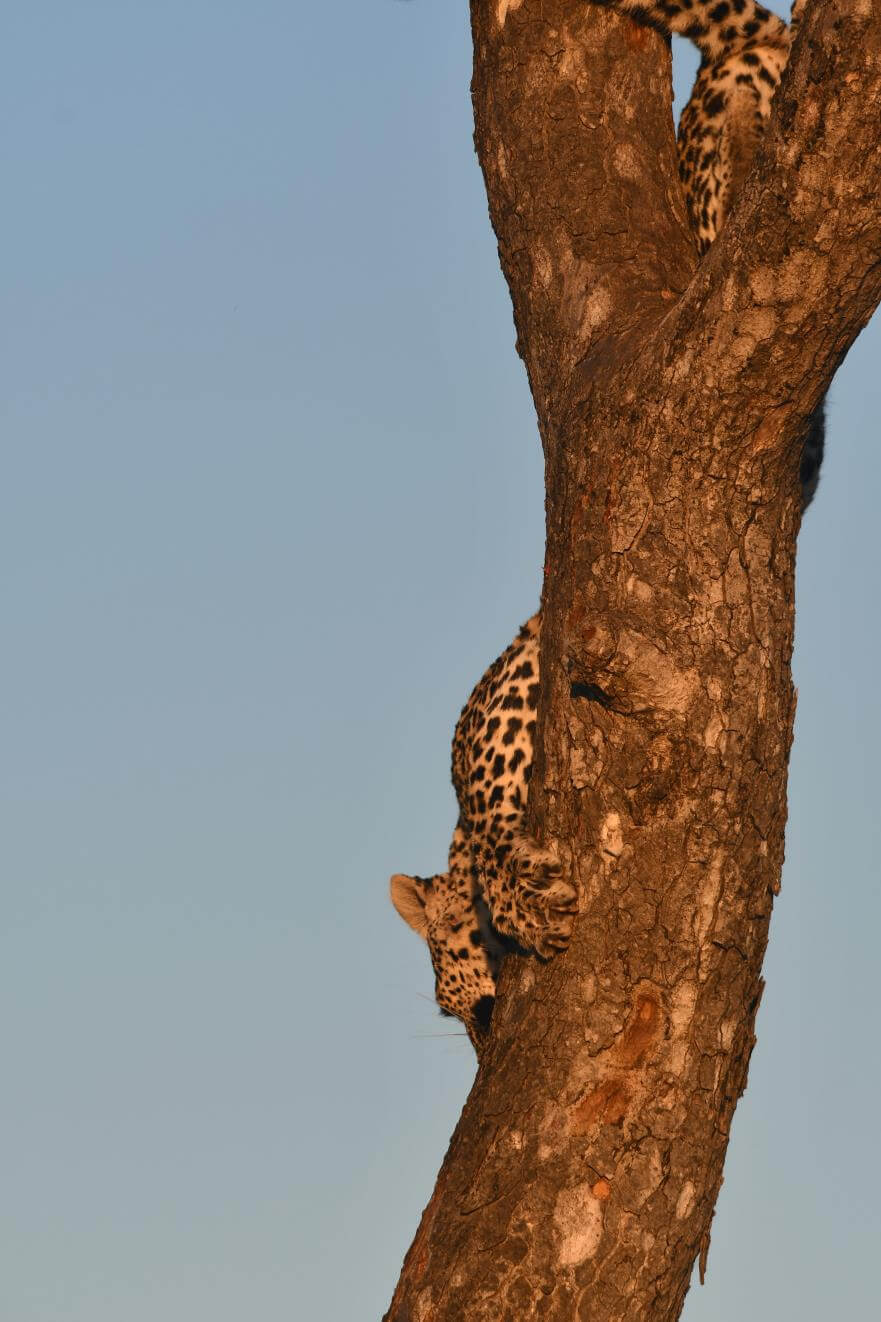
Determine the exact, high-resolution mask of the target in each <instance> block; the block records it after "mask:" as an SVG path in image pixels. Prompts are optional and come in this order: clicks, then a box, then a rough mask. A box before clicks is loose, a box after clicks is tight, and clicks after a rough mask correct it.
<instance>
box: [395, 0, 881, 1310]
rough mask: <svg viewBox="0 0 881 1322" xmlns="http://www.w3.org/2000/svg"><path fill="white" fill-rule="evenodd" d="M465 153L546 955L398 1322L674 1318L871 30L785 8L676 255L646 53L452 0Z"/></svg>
mask: <svg viewBox="0 0 881 1322" xmlns="http://www.w3.org/2000/svg"><path fill="white" fill-rule="evenodd" d="M471 15H472V26H473V33H474V49H475V70H474V81H473V96H474V107H475V119H476V143H477V150H478V153H479V156H480V161H481V165H482V167H483V171H484V176H485V179H486V186H487V193H488V197H489V205H490V214H491V217H492V222H493V225H494V227H495V231H496V234H497V236H498V240H499V252H500V257H501V262H502V266H503V269H504V272H505V276H506V278H507V280H508V283H509V286H510V289H511V296H512V300H513V305H514V315H515V320H516V325H517V332H518V347H519V351H520V353H521V355H522V357H523V359H524V362H525V363H526V367H527V371H528V373H529V379H530V383H531V387H532V392H533V398H534V400H535V406H536V411H537V414H538V420H539V428H540V432H541V436H542V442H543V445H544V450H545V458H546V474H547V548H548V549H547V562H546V571H545V575H546V577H545V593H544V600H543V611H544V623H543V629H542V678H543V697H542V712H541V719H540V722H539V726H540V728H539V735H538V740H537V746H536V762H535V769H534V774H533V779H532V783H531V790H530V813H531V816H532V818H533V823H534V826H535V829H536V832H537V834H538V835H539V837H540V838H541V837H545V838H548V837H551V838H554V839H555V840H557V841H558V842H559V846H560V850H561V855H562V857H563V858H564V859H565V860H566V863H567V865H568V866H569V867H570V868H571V873H572V875H573V877H575V878H577V879H578V882H579V885H580V889H581V913H580V918H579V922H578V925H577V929H576V933H575V937H574V939H573V942H572V945H571V948H570V949H569V951H568V952H567V953H566V954H564V955H562V956H560V957H558V958H556V959H555V960H553V961H552V962H551V963H549V964H545V965H542V964H541V963H539V961H537V960H536V959H534V958H526V957H524V958H511V959H509V960H508V961H507V962H506V965H505V969H504V971H503V975H502V980H501V986H500V996H499V1000H498V1003H497V1007H496V1012H495V1016H494V1021H493V1037H492V1042H491V1045H490V1047H489V1049H488V1051H487V1054H486V1057H485V1058H484V1059H483V1060H482V1062H481V1065H480V1069H479V1072H478V1075H477V1079H476V1081H475V1084H474V1087H473V1089H472V1092H471V1095H470V1097H469V1098H468V1101H467V1104H466V1106H465V1109H464V1111H463V1114H462V1118H461V1120H460V1122H459V1125H458V1127H457V1129H456V1132H455V1134H454V1135H453V1139H452V1142H451V1144H450V1148H449V1151H448V1153H447V1156H446V1159H445V1161H444V1164H443V1167H442V1170H441V1172H440V1175H439V1178H438V1182H437V1186H436V1189H435V1192H434V1194H433V1196H432V1199H431V1202H430V1203H429V1205H428V1207H427V1208H426V1211H425V1213H424V1215H423V1218H422V1223H421V1225H420V1227H419V1230H418V1232H417V1235H416V1238H415V1240H414V1243H413V1245H412V1247H411V1249H410V1251H409V1253H408V1255H407V1259H406V1261H405V1264H404V1269H403V1272H402V1275H401V1280H400V1282H399V1285H398V1288H397V1290H396V1292H395V1296H394V1299H393V1301H392V1304H391V1307H390V1309H389V1311H388V1313H387V1314H386V1318H387V1319H388V1322H462V1320H463V1319H464V1320H465V1322H484V1320H485V1322H521V1320H522V1319H525V1318H531V1317H536V1318H543V1319H549V1320H554V1319H561V1320H562V1319H566V1320H567V1322H568V1320H569V1319H574V1318H578V1319H590V1320H591V1322H607V1320H608V1322H611V1319H615V1320H616V1322H621V1320H623V1319H633V1322H636V1319H640V1322H646V1319H651V1320H652V1322H660V1320H661V1319H664V1320H665V1322H666V1320H667V1319H675V1318H677V1317H678V1316H679V1313H680V1311H681V1308H682V1303H683V1300H684V1297H685V1293H686V1290H687V1288H688V1282H689V1279H690V1276H691V1271H692V1267H693V1264H694V1261H695V1259H696V1257H697V1256H698V1255H699V1254H700V1255H701V1256H702V1258H705V1255H706V1248H707V1246H708V1243H709V1231H710V1222H711V1219H712V1215H713V1207H714V1204H715V1200H716V1195H717V1193H718V1190H719V1185H720V1183H721V1178H722V1163H723V1160H724V1156H725V1149H726V1146H727V1142H728V1133H729V1126H730V1123H731V1117H732V1113H733V1111H734V1107H735V1104H736V1101H737V1099H738V1097H739V1096H740V1094H741V1093H742V1091H743V1089H744V1086H745V1084H746V1075H747V1066H748V1062H749V1056H750V1051H751V1048H752V1044H753V1040H754V1039H753V1025H754V1021H755V1014H756V1009H757V1006H758V1002H759V998H760V995H761V988H762V981H761V976H760V975H761V965H762V958H763V954H764V950H765V945H766V941H767V934H768V922H769V918H770V913H771V905H772V899H773V895H774V893H775V892H776V890H777V889H778V886H779V877H780V869H781V865H782V861H783V831H784V823H785V817H786V767H787V758H788V752H789V745H790V740H791V734H792V723H793V716H794V711H795V695H794V691H793V687H792V681H791V678H790V668H789V661H790V654H791V650H792V638H793V569H794V559H795V539H796V534H797V531H798V524H799V493H798V483H797V470H798V459H799V448H798V436H799V431H800V429H801V428H802V427H803V426H804V423H805V420H806V418H807V417H808V415H809V414H810V412H811V410H812V409H813V407H814V406H815V404H816V403H817V401H818V400H819V399H820V398H821V397H822V395H823V394H824V392H825V390H826V388H827V387H828V385H829V382H830V380H831V377H832V374H833V372H834V370H835V367H836V366H837V364H838V362H839V361H840V359H841V357H842V356H843V354H844V353H845V352H846V350H847V348H848V347H849V345H850V343H851V342H852V341H853V339H854V337H855V336H856V334H857V333H858V331H859V330H860V329H861V327H862V326H863V325H864V324H865V322H866V321H867V320H868V317H869V316H870V314H871V312H872V310H873V309H874V307H875V306H876V304H877V302H878V300H879V297H881V207H879V198H881V11H879V10H878V9H877V7H875V8H874V9H873V7H872V5H871V4H870V3H869V0H858V2H857V3H853V2H851V3H848V2H847V0H828V2H827V3H824V4H822V5H819V4H816V5H815V6H814V7H813V9H811V10H809V13H808V16H807V18H806V19H805V21H804V24H803V30H802V33H801V35H800V37H799V41H798V43H797V45H796V48H795V50H794V53H793V57H792V61H791V67H790V69H789V70H788V72H787V75H786V78H785V80H784V84H783V85H782V87H781V89H780V91H779V92H778V95H777V97H776V98H775V111H774V115H773V116H772V121H771V125H770V128H769V131H768V134H767V137H766V140H765V142H764V144H763V146H762V147H761V148H760V152H759V158H758V160H757V163H756V167H755V169H754V170H753V172H752V173H751V175H750V176H749V179H748V181H747V183H746V186H745V189H744V191H743V194H742V196H741V197H740V198H739V200H738V203H737V205H736V207H735V210H734V212H733V214H732V216H731V217H730V219H729V221H728V223H727V224H726V226H725V229H724V230H723V232H722V234H721V236H720V237H719V238H718V239H717V241H716V242H715V243H714V244H713V246H712V248H711V249H710V251H709V253H708V254H707V256H706V258H705V259H704V260H703V261H702V262H701V263H700V265H698V259H697V256H696V250H695V246H694V242H693V240H692V238H691V236H690V233H689V230H688V226H687V221H686V216H685V208H684V204H683V200H682V197H681V194H680V190H679V184H678V180H677V178H676V165H675V149H674V140H673V128H672V124H671V121H670V111H669V101H670V81H669V78H670V75H669V53H668V50H667V46H666V43H665V42H664V41H663V39H662V38H660V37H658V36H657V35H655V34H654V33H653V32H650V31H648V30H647V29H645V28H640V27H638V26H636V25H635V24H634V23H632V22H629V21H627V20H624V19H619V18H618V17H616V16H615V15H614V14H611V13H608V12H606V11H604V10H601V9H598V8H596V7H594V6H591V5H585V4H581V3H573V2H572V0H472V3H471Z"/></svg>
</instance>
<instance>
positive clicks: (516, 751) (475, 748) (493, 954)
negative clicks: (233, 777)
mask: <svg viewBox="0 0 881 1322" xmlns="http://www.w3.org/2000/svg"><path fill="white" fill-rule="evenodd" d="M594 3H597V4H602V5H604V6H605V7H609V8H614V9H616V10H618V11H620V12H621V13H624V14H627V15H629V16H631V17H632V18H633V19H635V20H637V21H639V22H641V23H644V24H647V25H649V26H651V27H653V28H655V29H657V30H659V31H660V32H662V33H663V34H665V35H667V36H670V35H672V34H678V35H681V36H684V37H688V38H690V39H691V40H692V41H694V42H695V44H696V45H697V46H698V48H699V50H700V52H701V64H700V67H699V69H698V73H697V77H696V80H695V84H694V88H693V90H692V94H691V98H690V100H689V102H688V104H687V105H686V106H685V108H684V109H683V112H682V115H681V118H680V125H679V133H678V164H679V172H680V177H681V180H682V183H683V188H684V193H685V200H686V207H687V210H688V214H689V218H690V221H691V225H692V230H693V233H694V236H695V241H696V244H697V248H698V252H699V253H700V254H701V255H702V254H704V253H706V252H707V250H708V249H709V248H710V246H711V244H712V243H713V241H714V240H715V238H716V237H717V235H718V234H719V232H720V230H721V229H722V227H723V225H724V222H725V218H726V216H727V215H728V213H729V211H730V207H731V203H732V199H733V198H734V197H735V196H736V193H737V191H738V189H739V187H740V185H741V183H742V181H743V179H744V177H745V175H746V172H747V170H748V169H749V165H750V163H751V161H752V158H753V156H754V154H755V150H756V147H757V146H758V143H759V141H760V138H761V135H762V130H763V128H764V126H765V123H766V121H767V119H768V116H769V114H770V109H771V101H772V98H773V95H774V92H775V90H776V88H777V86H778V84H779V82H780V78H781V76H782V74H783V70H784V69H785V67H786V62H787V59H788V56H789V51H790V46H791V43H792V40H793V37H794V34H795V32H796V31H797V29H798V25H799V22H800V19H801V17H802V13H803V9H804V4H805V3H806V0H796V3H795V5H794V8H793V13H792V17H791V23H790V25H789V26H787V24H786V23H784V22H783V20H782V19H780V18H778V16H777V15H776V14H772V13H771V12H770V11H769V10H767V9H765V8H763V7H762V6H761V5H759V4H756V3H754V0H594ZM824 429H825V417H824V410H823V406H822V404H821V405H820V406H819V407H818V409H817V410H816V412H815V413H814V415H813V416H812V417H811V418H810V419H809V421H808V425H807V429H806V433H805V437H804V443H803V451H802V461H801V469H800V481H801V492H802V507H803V509H804V508H807V506H808V504H809V503H810V501H811V500H812V498H813V495H814V492H815V490H816V486H817V480H818V475H819V468H820V463H821V461H822V457H823V445H824ZM540 645H541V614H540V612H539V613H537V614H535V615H533V616H532V617H531V618H530V619H529V620H527V621H526V623H525V624H524V625H523V626H522V628H521V629H520V631H519V633H518V634H517V636H516V638H515V639H514V641H513V642H512V643H511V644H510V645H509V646H508V647H507V648H505V650H504V651H503V652H502V654H501V655H500V656H499V657H498V658H497V660H495V661H494V662H493V663H492V665H491V666H490V667H489V669H488V670H487V671H486V673H485V674H484V675H483V676H482V678H481V679H480V681H479V682H478V684H477V685H476V687H475V688H474V690H473V691H472V693H471V696H470V697H469V699H468V701H467V702H466V704H465V706H464V707H463V709H462V713H461V715H460V717H459V720H458V722H457V724H456V728H455V733H454V735H453V748H452V779H453V786H454V788H455V792H456V798H457V801H458V806H459V816H458V821H457V823H456V827H455V830H454V832H453V838H452V842H451V845H450V850H449V856H448V863H447V871H446V872H443V873H438V874H436V875H434V876H430V877H421V876H411V875H409V874H406V873H395V875H394V876H393V877H392V878H391V882H390V893H391V899H392V903H393V904H394V906H395V908H396V910H397V912H398V913H399V915H400V916H401V918H403V920H404V921H405V922H406V923H407V924H408V925H409V926H410V927H411V928H412V929H413V930H414V931H415V932H417V933H418V934H419V936H421V937H422V938H423V939H424V940H425V941H426V943H427V945H428V949H429V954H430V956H431V963H432V966H433V969H434V975H435V999H436V1001H437V1004H438V1006H439V1008H440V1011H441V1013H442V1014H446V1015H450V1016H453V1017H455V1018H457V1019H459V1020H460V1021H461V1022H462V1024H463V1025H464V1027H465V1031H466V1033H467V1035H468V1037H469V1039H470V1040H471V1042H472V1044H473V1046H474V1048H475V1050H476V1052H477V1055H478V1058H480V1057H482V1055H483V1052H484V1050H485V1048H486V1046H487V1043H488V1041H489V1035H490V1028H491V1022H492V1015H493V1009H494V1006H495V997H496V985H497V979H498V975H499V970H500V968H501V964H502V961H503V960H504V958H505V957H506V955H508V954H510V953H512V952H513V951H519V952H527V953H531V954H534V955H536V956H538V957H539V958H540V959H542V960H548V959H551V958H552V957H553V956H554V955H556V954H557V953H559V952H561V951H563V950H565V949H566V947H567V945H568V943H569V940H570V937H571V934H572V930H573V926H574V923H575V919H576V917H577V913H578V898H579V897H578V891H577V888H576V886H575V885H574V884H573V883H572V882H571V881H570V880H569V879H568V878H567V877H566V876H565V875H564V871H563V867H562V864H561V861H560V858H559V856H558V853H557V851H556V849H555V848H554V846H553V845H550V844H546V843H542V842H541V841H539V840H537V839H536V838H535V837H534V836H533V835H531V834H530V832H529V830H528V829H527V821H526V807H527V797H528V792H529V781H530V777H531V774H532V766H533V744H534V738H535V729H536V721H537V714H538V700H539V695H540V692H541V674H540V668H539V652H540Z"/></svg>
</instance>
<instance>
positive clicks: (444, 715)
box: [0, 0, 881, 1322]
mask: <svg viewBox="0 0 881 1322" xmlns="http://www.w3.org/2000/svg"><path fill="white" fill-rule="evenodd" d="M4 46H5V52H4V76H3V78H2V80H0V101H2V115H0V123H2V160H3V179H4V221H3V228H4V236H5V242H4V250H5V254H6V261H5V262H4V263H3V282H4V286H5V287H4V291H3V303H4V310H5V315H4V317H3V328H2V335H3V344H2V357H0V361H2V369H0V370H2V374H3V390H2V408H3V413H4V417H3V424H2V443H0V445H2V482H0V543H2V547H0V576H2V590H0V602H2V617H3V643H2V652H0V673H2V706H3V710H2V724H0V728H2V748H3V756H2V762H0V767H2V786H0V803H2V808H0V811H2V817H3V820H2V833H0V840H2V846H0V848H2V874H0V883H2V914H3V918H2V925H0V1015H2V1044H3V1071H2V1074H3V1077H2V1086H0V1133H2V1159H0V1171H2V1175H0V1322H156V1320H157V1319H162V1322H200V1320H201V1319H205V1320H206V1322H207V1320H208V1319H210V1322H243V1319H249V1320H250V1319H256V1320H257V1322H282V1319H291V1318H309V1319H313V1318H314V1319H321V1320H322V1322H355V1320H356V1319H357V1320H359V1322H360V1319H364V1320H365V1322H371V1320H372V1319H377V1318H378V1317H379V1316H380V1315H381V1313H382V1311H383V1310H384V1308H385V1306H386V1304H387V1302H388V1299H389V1296H390V1293H391V1290H392V1287H393V1284H394V1282H395V1280H396V1277H397V1272H398V1269H399V1267H400V1262H401V1259H402V1257H403V1254H404V1251H405V1249H406V1248H407V1246H408V1244H409V1241H410V1238H411V1236H412V1233H413V1231H414V1229H415V1227H416V1224H417V1220H418V1216H419V1213H420V1211H421V1208H422V1206H423V1205H424V1203H425V1202H426V1200H427V1199H428V1196H429V1194H430V1191H431V1187H432V1183H433V1179H434V1175H435V1173H436V1170H437V1167H438V1165H439V1163H440V1160H441V1158H442V1155H443V1152H444V1150H445V1146H446V1143H447V1140H448V1138H449V1135H450V1133H451V1131H452V1128H453V1126H454V1124H455V1121H456V1118H457V1116H458V1112H459V1108H460V1106H461V1103H462V1101H463V1100H464V1097H465V1095H466V1093H467V1090H468V1087H469V1084H470V1080H471V1078H472V1075H473V1069H474V1062H473V1057H472V1054H471V1050H470V1047H469V1046H468V1044H467V1042H466V1040H465V1039H464V1038H463V1037H461V1036H452V1037H450V1036H447V1034H449V1033H450V1032H451V1028H450V1022H449V1021H447V1020H440V1019H439V1018H438V1016H437V1014H436V1011H435V1009H434V1006H433V1004H432V997H431V993H432V979H431V973H430V968H429V963H428V959H427V956H426V954H425V952H424V950H423V948H422V947H421V946H420V944H419V942H418V941H417V940H416V938H415V937H414V936H413V935H412V934H411V933H410V932H409V931H408V930H406V929H405V928H404V926H403V925H402V924H401V923H400V922H399V920H398V919H397V917H396V916H395V914H394V913H393V911H392V909H391V907H390V906H389V904H388V902H387V899H386V885H387V878H388V876H389V874H390V873H391V872H393V871H395V870H398V869H403V870H412V871H417V872H431V871H433V870H435V869H437V868H439V867H440V866H442V864H443V861H444V858H445V852H446V847H447V843H448V839H449V832H450V828H451V826H452V822H453V816H454V808H453V799H452V792H451V790H450V787H449V784H448V750H449V739H450V735H451V732H452V726H453V723H454V721H455V718H456V715H457V713H458V711H459V708H460V706H461V704H462V701H463V700H464V698H465V696H466V695H467V693H468V690H469V688H470V687H471V685H472V683H473V682H474V681H475V680H476V679H477V677H478V676H479V675H480V673H481V671H482V670H483V669H484V667H485V665H486V664H487V663H488V662H489V661H490V660H491V659H492V658H493V656H494V655H495V654H496V653H497V651H498V650H499V649H500V648H501V647H502V646H503V645H504V644H505V643H506V642H507V641H508V639H509V638H510V636H511V635H512V632H513V630H514V629H515V627H516V626H517V625H518V624H519V622H520V621H521V620H522V619H523V618H524V617H526V616H527V615H529V614H530V613H531V611H532V610H533V609H534V606H535V603H536V601H537V598H538V590H539V579H540V566H541V563H542V542H543V528H542V473H541V464H540V447H539V443H538V439H537V436H536V429H535V424H534V418H533V413H532V408H531V404H530V400H529V396H528V392H527V389H526V383H525V380H524V376H523V372H522V369H521V366H520V363H519V361H518V359H517V358H516V356H515V353H514V347H513V340H514V335H513V329H512V322H511V314H510V308H509V304H508V299H507V294H506V291H505V289H504V287H503V284H502V280H501V277H500V275H499V272H498V266H497V260H496V255H495V245H494V241H493V237H492V235H491V233H490V229H489V225H488V221H487V215H486V203H485V198H484V196H483V192H482V185H481V180H480V177H479V173H478V169H477V166H476V162H475V158H474V155H473V151H472V146H471V124H470V119H469V115H470V103H469V96H468V80H469V76H470V52H469V46H468V33H467V6H466V5H465V3H464V0H459V2H458V3H456V2H454V0H418V3H413V4H400V3H395V0H357V2H356V0H342V3H337V4H333V5H331V4H323V5H309V6H306V5H302V4H301V5H296V4H293V5H292V4H290V3H289V0H287V2H284V3H283V2H282V0H250V2H249V3H248V4H244V3H230V2H227V0H212V2H211V3H207V0H175V2H174V3H169V2H168V0H154V3H152V4H149V5H147V4H143V3H132V2H131V0H113V3H110V2H109V0H108V2H107V3H94V2H91V0H82V3H78V4H76V5H72V4H61V3H58V2H57V0H54V2H53V0H46V2H45V3H40V4H29V5H17V6H7V12H6V14H5V16H4ZM879 339H881V337H879V334H878V333H877V330H876V329H875V328H870V329H869V330H868V331H867V332H866V333H865V334H864V335H863V337H862V338H861V340H860V341H859V343H858V344H857V346H856V347H855V349H854V351H853V352H852V354H851V356H850V359H849V360H848V362H847V364H846V365H845V367H844V368H843V369H842V371H841V372H840V374H839V377H838V380H837V382H836V384H835V387H834V389H833V394H832V405H831V409H830V427H829V431H830V441H829V457H828V460H827V463H826V468H825V472H824V477H823V481H822V486H821V490H820V493H819V497H818V499H817V502H816V506H815V508H814V509H813V510H812V511H811V512H810V514H809V516H808V519H807V521H806V526H805V528H804V531H803V534H802V539H801V547H800V557H799V560H800V562H799V611H798V644H797V654H796V659H795V669H796V676H797V682H798V685H799V691H800V699H799V716H798V728H797V735H796V743H795V749H794V753H793V762H792V780H791V789H792V795H791V812H790V826H789V838H788V839H789V843H788V852H787V864H786V873H785V878H784V887H783V893H782V895H781V897H780V900H779V902H778V904H777V906H776V909H775V914H774V922H773V928H772V938H771V948H770V952H769V956H768V961H767V966H766V974H767V979H768V987H767V991H766V994H765V999H764V1003H763V1006H762V1011H761V1015H760V1019H759V1044H758V1047H757V1049H756V1052H755V1055H754V1058H753V1068H752V1073H751V1080H750V1088H749V1091H748V1093H747V1096H746V1098H745V1099H744V1101H743V1102H742V1103H741V1106H740V1108H739V1110H738V1113H737V1118H736V1124H735V1131H734V1139H733V1142H732V1146H731V1150H730V1154H729V1160H728V1166H727V1171H726V1183H725V1186H724V1189H723V1192H722V1196H721V1198H720V1201H719V1207H718V1214H717V1217H716V1221H715V1223H714V1231H713V1246H712V1250H711V1254H710V1264H709V1266H710V1270H709V1278H708V1284H707V1285H706V1287H705V1288H704V1289H703V1290H698V1289H697V1288H696V1289H695V1290H694V1291H693V1292H692V1294H691V1296H690V1298H689V1301H688V1304H687V1307H686V1313H685V1317H686V1319H687V1322H742V1320H743V1319H744V1318H747V1317H748V1318H750V1319H752V1322H779V1319H786V1318H795V1317H797V1318H799V1319H800V1322H821V1320H822V1322H827V1320H828V1318H829V1317H830V1316H832V1315H835V1316H847V1317H853V1318H863V1317H869V1316H870V1315H872V1313H873V1312H874V1307H875V1305H876V1303H877V1245H878V1242H879V1231H881V1211H879V1200H878V1197H877V1189H878V1185H879V1180H881V1157H879V1145H878V1137H877V1107H878V1102H877V1099H878V1095H879V1091H881V1070H879V1059H878V1055H879V1053H878V1028H877V1003H878V987H877V967H878V955H877V947H878V935H877V934H878V929H879V926H881V903H879V892H878V883H877V878H878V864H877V857H878V852H879V825H878V802H879V798H881V773H879V758H878V753H877V746H878V732H879V686H878V681H877V669H878V660H877V658H878V654H879V641H881V639H879V627H878V622H877V608H876V601H877V595H878V594H877V561H878V552H877V546H876V542H875V530H876V527H877V523H878V518H877V512H876V511H877V506H878V491H879V485H881V471H879V469H881V459H879V452H878V446H877V423H876V418H877V415H878V410H879V402H881V373H879V371H878V363H879V360H881V343H879Z"/></svg>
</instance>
